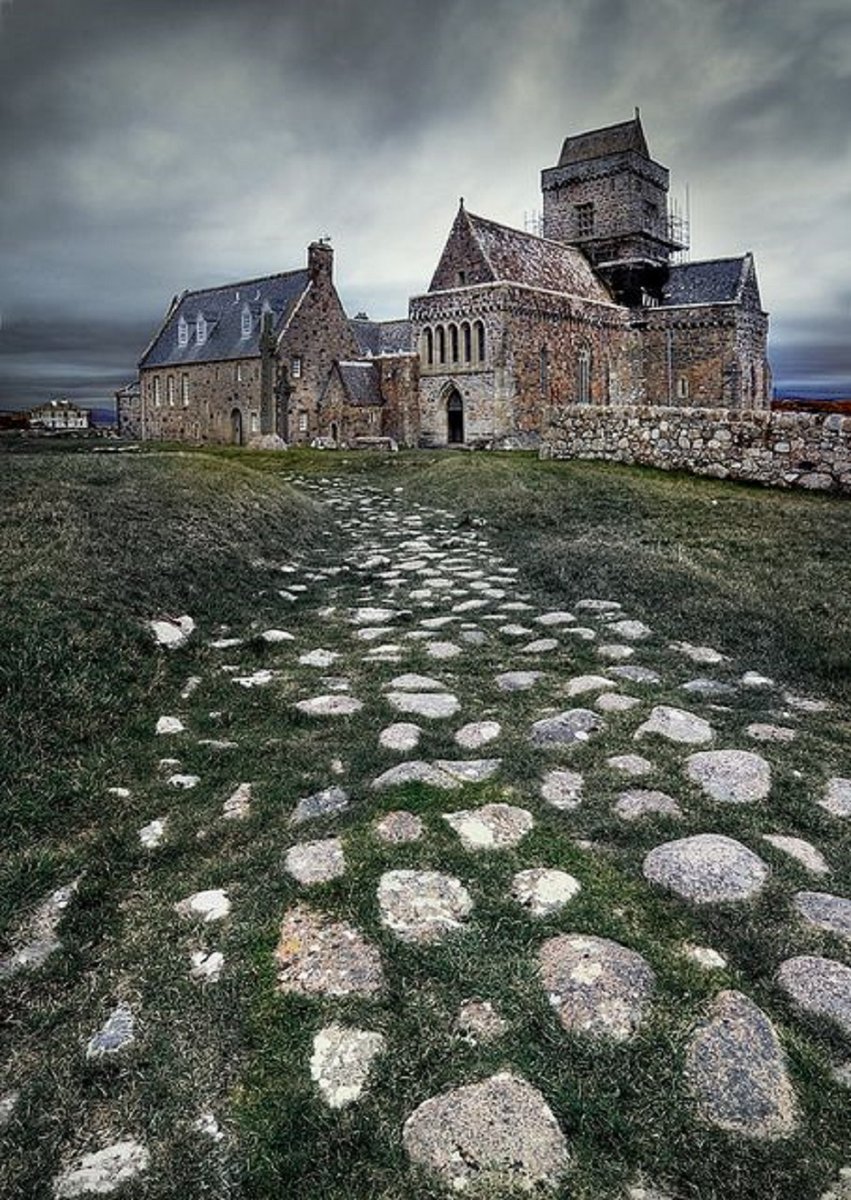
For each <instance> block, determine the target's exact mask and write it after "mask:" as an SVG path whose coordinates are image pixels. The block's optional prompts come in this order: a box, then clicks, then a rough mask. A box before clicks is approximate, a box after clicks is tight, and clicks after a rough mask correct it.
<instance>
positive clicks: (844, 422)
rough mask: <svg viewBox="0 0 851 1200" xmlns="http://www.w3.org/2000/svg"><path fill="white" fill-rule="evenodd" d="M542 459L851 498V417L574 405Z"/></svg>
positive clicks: (559, 420)
mask: <svg viewBox="0 0 851 1200" xmlns="http://www.w3.org/2000/svg"><path fill="white" fill-rule="evenodd" d="M541 457H542V458H592V459H606V460H608V461H611V462H621V463H633V464H637V465H642V466H649V467H659V468H661V469H662V470H665V471H690V472H692V473H693V474H695V475H710V476H712V477H714V478H716V479H743V480H750V481H752V482H754V483H764V484H770V485H772V486H774V487H803V488H810V489H815V490H818V491H841V492H846V493H851V417H846V416H842V415H841V414H839V413H824V412H814V413H808V412H783V411H775V412H771V411H762V410H747V409H727V408H685V407H683V408H663V407H661V406H660V407H657V406H646V407H633V406H618V405H611V406H602V405H582V406H580V405H571V406H570V407H566V408H564V409H561V410H558V411H556V412H553V413H552V414H551V417H550V424H549V428H548V429H547V430H546V431H545V433H544V437H543V445H542V448H541Z"/></svg>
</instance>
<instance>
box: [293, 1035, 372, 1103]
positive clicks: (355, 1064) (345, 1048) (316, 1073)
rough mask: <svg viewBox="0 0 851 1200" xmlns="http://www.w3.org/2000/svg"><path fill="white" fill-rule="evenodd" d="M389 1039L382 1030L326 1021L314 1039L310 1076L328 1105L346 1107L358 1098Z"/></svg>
mask: <svg viewBox="0 0 851 1200" xmlns="http://www.w3.org/2000/svg"><path fill="white" fill-rule="evenodd" d="M386 1046H387V1043H386V1042H385V1040H384V1038H383V1037H382V1035H381V1034H380V1033H375V1032H373V1031H372V1030H367V1029H347V1028H345V1027H344V1026H342V1025H337V1024H334V1025H326V1026H325V1028H324V1029H320V1030H319V1032H318V1033H317V1034H316V1036H315V1037H314V1039H313V1055H312V1057H311V1059H310V1076H311V1079H313V1081H314V1083H315V1084H316V1085H317V1087H318V1088H319V1091H320V1092H321V1093H322V1098H323V1099H324V1101H325V1103H326V1104H327V1105H328V1107H329V1108H344V1107H345V1106H346V1105H348V1104H352V1103H353V1102H354V1101H355V1100H358V1099H359V1098H360V1096H361V1094H362V1093H363V1090H364V1088H365V1087H366V1084H367V1082H368V1080H369V1075H370V1072H371V1070H372V1064H373V1062H374V1061H375V1059H376V1058H377V1057H378V1056H379V1055H380V1054H383V1053H384V1051H385V1049H386Z"/></svg>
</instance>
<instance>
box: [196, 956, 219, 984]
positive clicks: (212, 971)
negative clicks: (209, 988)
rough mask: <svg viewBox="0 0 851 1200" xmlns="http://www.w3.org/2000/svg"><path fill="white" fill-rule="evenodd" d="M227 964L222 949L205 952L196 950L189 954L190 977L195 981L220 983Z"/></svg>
mask: <svg viewBox="0 0 851 1200" xmlns="http://www.w3.org/2000/svg"><path fill="white" fill-rule="evenodd" d="M224 966H225V956H224V955H223V954H222V952H221V951H220V950H214V951H212V953H210V954H205V953H204V951H203V950H194V951H193V952H192V954H191V955H190V956H189V967H190V969H189V978H190V979H191V980H192V982H193V983H218V982H219V979H220V978H221V975H222V971H223V970H224Z"/></svg>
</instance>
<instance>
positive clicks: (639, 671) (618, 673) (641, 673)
mask: <svg viewBox="0 0 851 1200" xmlns="http://www.w3.org/2000/svg"><path fill="white" fill-rule="evenodd" d="M607 671H608V674H609V675H611V676H612V678H613V679H627V680H629V682H630V683H643V684H647V685H656V684H660V683H661V682H662V676H661V675H660V674H659V672H658V671H652V670H651V669H650V667H640V666H638V664H637V663H627V664H626V665H625V666H623V667H608V668H607Z"/></svg>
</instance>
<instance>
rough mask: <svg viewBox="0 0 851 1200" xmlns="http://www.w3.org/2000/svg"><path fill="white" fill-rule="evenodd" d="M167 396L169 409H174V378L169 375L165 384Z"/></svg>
mask: <svg viewBox="0 0 851 1200" xmlns="http://www.w3.org/2000/svg"><path fill="white" fill-rule="evenodd" d="M165 389H166V396H167V397H168V406H169V408H174V376H173V375H169V377H168V379H167V380H166V383H165Z"/></svg>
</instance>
